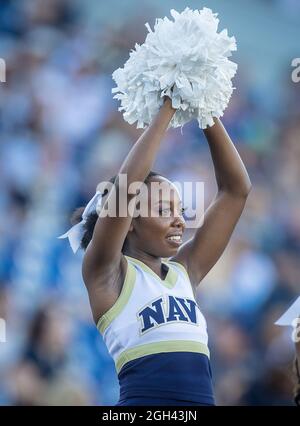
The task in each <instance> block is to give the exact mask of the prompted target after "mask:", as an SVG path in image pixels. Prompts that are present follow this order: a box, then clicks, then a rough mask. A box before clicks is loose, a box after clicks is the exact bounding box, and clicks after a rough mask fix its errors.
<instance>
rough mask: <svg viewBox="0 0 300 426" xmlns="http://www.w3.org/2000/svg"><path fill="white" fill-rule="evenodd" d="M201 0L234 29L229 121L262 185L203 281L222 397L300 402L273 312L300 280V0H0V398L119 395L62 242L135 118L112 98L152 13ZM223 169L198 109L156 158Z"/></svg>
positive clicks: (175, 172) (120, 154) (174, 168)
mask: <svg viewBox="0 0 300 426" xmlns="http://www.w3.org/2000/svg"><path fill="white" fill-rule="evenodd" d="M186 6H189V7H192V8H199V9H201V8H202V7H203V6H207V7H210V8H212V9H213V11H214V12H218V13H219V18H220V20H221V24H220V28H221V29H223V28H224V27H227V28H228V29H229V34H230V35H235V36H236V39H237V43H238V52H237V53H236V54H235V55H234V57H233V60H234V61H236V62H238V64H239V70H238V74H237V77H236V78H235V80H234V84H235V87H236V91H235V92H234V95H233V98H232V100H231V102H230V106H229V108H228V110H227V111H226V113H225V115H224V118H223V122H224V124H225V126H226V128H227V129H228V131H229V133H230V135H231V137H232V139H233V140H234V142H235V143H236V145H237V147H238V149H239V151H240V153H241V155H242V158H243V160H244V161H245V163H246V165H247V168H248V170H249V173H250V176H251V180H252V183H253V190H252V193H251V196H250V198H249V200H248V203H247V207H246V210H245V212H244V214H243V216H242V219H241V221H240V223H239V225H238V227H237V229H236V231H235V233H234V236H233V238H232V240H231V243H230V245H229V247H228V248H227V249H226V251H225V253H224V255H223V257H222V259H221V260H220V261H219V263H218V264H217V266H216V267H215V268H214V269H213V270H212V271H211V272H210V273H209V275H208V276H207V277H206V278H205V280H204V281H203V283H202V285H201V287H200V288H199V291H198V302H199V305H200V306H201V308H202V309H203V311H204V313H205V315H206V318H207V321H208V331H209V335H210V348H211V352H212V367H213V372H214V383H215V389H216V397H217V403H218V404H220V405H253V404H284V405H289V404H292V386H293V383H292V373H291V362H292V358H293V346H292V342H291V339H290V331H291V330H289V329H286V328H280V327H275V326H274V325H273V323H274V321H275V320H276V319H277V318H278V317H279V316H280V315H281V314H282V313H283V312H284V311H285V310H286V308H287V306H288V305H290V304H291V303H292V302H293V300H294V299H295V298H296V296H298V294H299V276H300V263H299V249H300V221H299V217H300V192H299V182H300V167H299V164H300V140H299V139H300V120H299V119H300V83H298V84H295V83H293V82H292V80H291V72H292V68H291V61H292V59H293V58H295V57H300V50H299V40H300V26H299V20H300V2H299V1H298V0H251V1H250V0H247V1H245V0H242V1H241V0H226V1H221V0H215V1H211V0H210V1H200V0H199V1H165V0H164V1H163V2H161V1H156V0H155V1H154V0H151V1H146V0H144V1H141V0H139V1H135V0H126V1H125V2H120V1H116V0H110V1H109V2H104V1H103V2H99V1H96V0H89V1H83V0H72V1H68V0H27V1H19V0H14V1H4V2H1V4H0V57H1V58H3V59H5V61H6V65H7V73H6V80H7V81H6V83H1V84H0V93H1V95H0V105H1V115H0V129H1V137H0V212H1V213H0V214H1V220H0V234H1V238H0V318H3V319H5V320H6V328H7V329H6V338H7V341H6V343H2V342H0V404H1V405H40V404H43V405H44V404H46V405H57V404H59V405H61V404H62V405H96V404H100V405H111V404H115V403H116V401H117V399H118V382H117V377H116V374H115V371H114V365H113V361H112V360H111V359H110V357H109V355H108V352H107V350H106V347H105V346H104V343H103V341H102V338H101V336H100V334H98V332H97V330H96V328H95V326H94V325H93V323H92V320H91V314H90V310H89V305H88V298H87V294H86V290H85V288H84V286H83V283H82V279H81V273H80V270H81V269H80V265H81V257H82V253H81V254H78V255H76V256H74V255H73V253H72V251H71V249H70V247H69V245H68V244H67V241H66V240H63V241H62V240H57V239H56V236H57V235H60V234H61V233H63V232H64V231H65V230H66V229H68V227H69V222H68V217H69V215H70V213H71V212H72V210H73V209H74V208H75V207H77V206H80V205H83V204H84V203H86V202H87V201H88V200H89V199H90V197H91V196H92V195H93V193H94V190H95V186H96V184H97V183H98V181H100V180H101V179H107V178H109V177H111V176H112V175H113V174H114V173H115V172H116V171H117V169H118V167H119V165H120V163H121V161H122V160H123V158H124V156H125V155H126V153H127V152H128V150H129V149H130V147H131V146H132V143H133V142H134V141H135V140H136V139H137V137H138V136H139V134H140V131H137V130H136V129H135V128H134V126H129V125H127V124H126V123H125V122H124V121H123V119H122V116H121V114H120V113H118V112H117V107H118V104H117V103H116V102H115V101H114V100H113V99H112V95H111V88H112V87H113V86H114V84H113V82H112V79H111V73H112V71H114V70H115V69H116V68H117V67H119V66H122V65H123V64H124V62H125V60H126V59H127V58H128V53H129V50H130V49H131V48H133V47H134V44H135V42H140V43H141V42H143V40H144V38H145V35H146V28H145V26H144V23H145V22H147V21H148V22H149V23H150V24H151V25H152V26H153V23H154V19H155V17H163V16H165V15H169V10H170V8H175V9H176V10H179V11H182V10H183V9H184V8H185V7H186ZM155 169H156V170H158V171H160V172H162V173H164V174H165V175H166V176H168V177H169V178H170V179H174V180H178V179H185V180H199V179H200V180H203V181H204V182H205V190H206V191H205V195H206V205H207V204H208V202H209V201H210V200H211V198H212V196H213V194H214V191H215V189H216V188H215V183H214V177H213V172H212V164H211V161H210V158H209V154H208V148H207V145H206V143H205V140H204V138H203V135H202V131H201V130H200V129H198V128H197V126H196V122H195V123H194V122H193V123H190V124H188V125H186V126H185V127H184V129H183V135H181V133H180V130H172V131H170V132H169V133H168V135H167V137H166V139H165V141H164V143H163V145H162V149H161V152H160V155H159V158H158V161H157V164H156V167H155Z"/></svg>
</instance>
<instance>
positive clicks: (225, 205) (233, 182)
mask: <svg viewBox="0 0 300 426" xmlns="http://www.w3.org/2000/svg"><path fill="white" fill-rule="evenodd" d="M214 122H215V124H214V125H213V126H212V127H210V128H208V129H205V130H204V134H205V137H206V139H207V142H208V145H209V149H210V152H211V156H212V160H213V164H214V171H215V176H216V181H217V185H218V192H217V194H216V196H215V198H214V200H213V202H212V203H211V205H210V206H209V208H208V209H207V211H206V212H205V215H204V218H203V219H204V220H203V225H202V226H201V227H200V228H198V229H197V231H196V233H195V236H194V237H193V238H192V239H190V240H189V241H187V242H186V243H185V244H184V245H183V246H182V247H181V248H180V250H179V252H178V254H177V256H176V257H175V258H174V260H177V261H178V262H180V263H182V264H183V265H184V266H186V268H187V270H188V273H189V276H190V278H191V281H192V284H193V285H194V286H195V287H196V286H197V285H198V284H199V283H200V281H201V280H202V279H203V277H204V276H205V275H206V274H207V273H208V272H209V270H210V269H211V268H212V267H213V266H214V265H215V263H216V262H217V260H218V259H219V257H220V256H221V254H222V253H223V251H224V249H225V247H226V245H227V243H228V241H229V239H230V236H231V234H232V232H233V230H234V227H235V225H236V223H237V222H238V219H239V217H240V215H241V213H242V211H243V208H244V206H245V202H246V199H247V196H248V194H249V192H250V189H251V183H250V179H249V176H248V173H247V171H246V168H245V166H244V164H243V162H242V160H241V158H240V156H239V154H238V152H237V150H236V148H235V146H234V144H233V143H232V141H231V139H230V137H229V135H228V133H227V132H226V130H225V128H224V126H223V125H222V123H221V121H220V120H219V119H217V118H215V119H214Z"/></svg>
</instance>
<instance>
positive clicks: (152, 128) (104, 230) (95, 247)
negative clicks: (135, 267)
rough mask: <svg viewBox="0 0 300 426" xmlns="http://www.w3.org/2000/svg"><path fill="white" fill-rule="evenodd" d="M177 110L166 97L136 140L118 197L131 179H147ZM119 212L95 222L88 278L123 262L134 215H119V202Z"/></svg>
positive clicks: (125, 164)
mask: <svg viewBox="0 0 300 426" xmlns="http://www.w3.org/2000/svg"><path fill="white" fill-rule="evenodd" d="M174 112H175V109H173V108H172V105H171V100H170V99H169V98H166V100H165V102H164V104H163V105H162V107H161V108H160V110H159V112H158V113H157V115H156V117H155V118H154V119H153V121H152V123H151V124H150V125H149V126H148V128H147V129H146V130H145V131H144V132H143V134H142V135H141V136H140V138H139V139H138V140H137V142H136V143H135V144H134V146H133V147H132V149H131V150H130V152H129V154H128V155H127V157H126V159H125V161H124V162H123V164H122V166H121V168H120V170H119V173H118V176H119V175H120V174H126V175H127V183H126V187H121V186H122V185H124V184H123V183H121V180H119V179H118V178H117V180H116V189H117V194H115V195H116V199H118V191H121V190H122V191H126V192H125V193H127V191H128V187H129V186H130V184H131V183H133V182H137V181H138V182H144V180H145V178H146V177H147V175H148V174H149V172H150V170H151V167H152V165H153V163H154V160H155V157H156V153H157V151H158V149H159V146H160V143H161V141H162V138H163V136H164V134H165V131H166V130H167V127H168V125H169V123H170V121H171V119H172V117H173V115H174ZM113 196H114V194H113V193H112V191H111V193H110V194H109V195H108V197H107V200H106V201H105V204H104V206H103V208H106V207H107V206H108V205H109V203H110V201H111V197H113ZM132 198H133V195H132V196H130V195H128V197H127V202H128V203H129V202H130V200H131V199H132ZM116 213H117V214H116V216H117V217H109V216H106V217H101V218H99V219H98V220H97V222H96V225H95V229H94V233H93V237H92V240H91V242H90V244H89V246H88V247H87V250H86V252H85V256H84V261H83V269H82V271H83V277H84V279H85V281H86V282H94V281H95V279H97V277H98V276H99V275H101V274H102V275H103V276H105V277H108V276H111V274H112V273H113V271H115V272H116V270H117V269H118V268H117V266H118V265H120V262H121V258H122V253H121V250H122V246H123V243H124V241H125V238H126V235H127V233H128V231H129V228H130V224H131V220H132V218H131V217H130V216H129V215H127V216H126V217H120V216H119V212H118V205H117V209H116Z"/></svg>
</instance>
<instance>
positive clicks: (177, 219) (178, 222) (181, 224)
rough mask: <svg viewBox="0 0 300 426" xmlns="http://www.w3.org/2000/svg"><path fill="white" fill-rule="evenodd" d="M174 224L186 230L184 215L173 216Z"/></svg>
mask: <svg viewBox="0 0 300 426" xmlns="http://www.w3.org/2000/svg"><path fill="white" fill-rule="evenodd" d="M172 226H173V227H174V228H179V229H182V231H184V229H185V220H184V219H183V217H182V216H175V217H174V218H173V222H172Z"/></svg>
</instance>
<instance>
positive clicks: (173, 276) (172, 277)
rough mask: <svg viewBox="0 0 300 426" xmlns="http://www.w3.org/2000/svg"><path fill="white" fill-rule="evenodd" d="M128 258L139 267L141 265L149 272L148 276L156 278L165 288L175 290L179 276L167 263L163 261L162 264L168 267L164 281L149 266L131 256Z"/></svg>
mask: <svg viewBox="0 0 300 426" xmlns="http://www.w3.org/2000/svg"><path fill="white" fill-rule="evenodd" d="M126 257H128V258H129V259H130V260H131V261H132V262H133V263H136V264H137V265H139V266H140V267H141V268H142V269H143V270H144V271H145V272H147V273H148V274H151V275H152V276H153V277H154V278H156V279H157V280H158V281H159V282H160V283H161V284H163V285H164V286H165V287H167V288H173V287H174V286H175V284H176V282H177V279H178V274H177V272H176V271H175V270H174V269H173V268H171V267H170V265H168V263H167V262H164V261H162V263H163V264H164V265H166V266H167V267H168V273H167V276H166V278H165V279H164V280H162V279H161V278H160V277H159V276H158V275H157V274H156V273H155V272H154V271H152V269H151V268H149V266H148V265H146V264H145V263H144V262H142V261H141V260H139V259H136V258H134V257H131V256H126Z"/></svg>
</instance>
